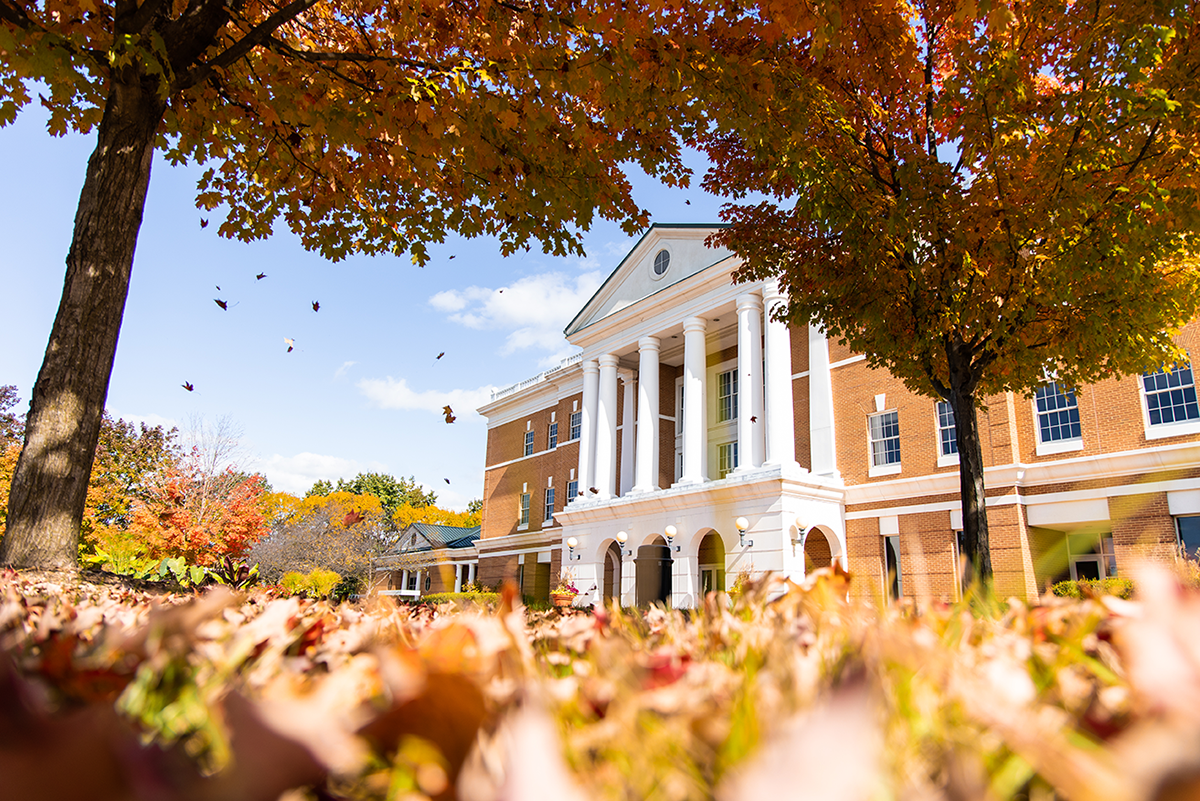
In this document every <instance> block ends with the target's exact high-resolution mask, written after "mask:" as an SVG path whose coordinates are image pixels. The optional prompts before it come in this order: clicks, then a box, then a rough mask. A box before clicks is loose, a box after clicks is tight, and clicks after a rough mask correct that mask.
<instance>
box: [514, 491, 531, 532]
mask: <svg viewBox="0 0 1200 801" xmlns="http://www.w3.org/2000/svg"><path fill="white" fill-rule="evenodd" d="M527 528H529V493H528V492H522V493H521V508H520V511H519V512H518V516H517V531H524V530H525V529H527Z"/></svg>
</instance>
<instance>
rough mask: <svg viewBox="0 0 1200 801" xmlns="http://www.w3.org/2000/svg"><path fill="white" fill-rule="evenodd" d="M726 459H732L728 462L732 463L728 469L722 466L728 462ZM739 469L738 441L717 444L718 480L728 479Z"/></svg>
mask: <svg viewBox="0 0 1200 801" xmlns="http://www.w3.org/2000/svg"><path fill="white" fill-rule="evenodd" d="M726 457H730V458H729V459H728V461H730V462H732V463H731V464H730V465H729V466H728V469H727V468H726V467H725V466H723V465H722V462H724V461H726ZM737 468H738V441H737V440H736V439H735V440H732V441H730V442H721V443H718V444H717V479H718V480H720V479H722V478H727V477H728V476H729V474H730V473H732V472H733V471H734V470H737Z"/></svg>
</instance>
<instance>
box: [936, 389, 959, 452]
mask: <svg viewBox="0 0 1200 801" xmlns="http://www.w3.org/2000/svg"><path fill="white" fill-rule="evenodd" d="M943 406H945V407H946V411H948V412H949V413H950V417H951V419H952V420H953V421H954V422H953V424H952V425H950V426H943V425H942V407H943ZM933 426H934V433H935V434H936V436H937V440H936V442H937V454H938V456H937V466H938V467H949V466H950V465H955V464H958V418H956V417H955V416H954V407H952V406H951V405H950V404H949V403H948V402H947V401H938V402H937V403H935V404H934V406H933ZM947 428H952V429H953V430H954V453H946V452H945V449H944V447H943V446H944V445H945V441H944V440H943V439H942V432H944V431H946V429H947Z"/></svg>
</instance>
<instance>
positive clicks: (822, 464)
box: [808, 325, 838, 476]
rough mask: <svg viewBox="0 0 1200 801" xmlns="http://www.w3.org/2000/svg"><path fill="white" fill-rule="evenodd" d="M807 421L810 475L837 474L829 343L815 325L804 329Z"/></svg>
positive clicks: (823, 333) (823, 332)
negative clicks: (806, 343) (811, 473)
mask: <svg viewBox="0 0 1200 801" xmlns="http://www.w3.org/2000/svg"><path fill="white" fill-rule="evenodd" d="M808 419H809V432H810V433H809V442H810V443H811V445H812V472H814V473H817V474H822V475H834V476H836V475H838V469H837V445H836V442H835V439H834V430H833V374H832V373H831V372H830V370H829V343H828V342H827V341H826V339H825V331H824V330H822V329H821V328H820V326H817V325H809V326H808Z"/></svg>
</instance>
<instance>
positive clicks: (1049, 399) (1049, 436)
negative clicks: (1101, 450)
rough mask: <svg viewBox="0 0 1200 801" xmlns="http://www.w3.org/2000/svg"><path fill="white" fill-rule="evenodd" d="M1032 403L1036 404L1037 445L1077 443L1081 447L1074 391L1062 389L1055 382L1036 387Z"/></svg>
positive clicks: (1077, 402)
mask: <svg viewBox="0 0 1200 801" xmlns="http://www.w3.org/2000/svg"><path fill="white" fill-rule="evenodd" d="M1034 402H1035V403H1036V404H1037V418H1038V443H1039V444H1041V445H1049V444H1051V443H1079V447H1082V433H1081V431H1080V428H1079V401H1078V400H1076V398H1075V390H1073V389H1064V388H1063V387H1062V386H1060V385H1059V384H1058V383H1057V382H1051V383H1049V384H1044V385H1042V386H1040V387H1038V389H1037V393H1036V394H1035V395H1034ZM1075 449H1076V450H1078V448H1075Z"/></svg>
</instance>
